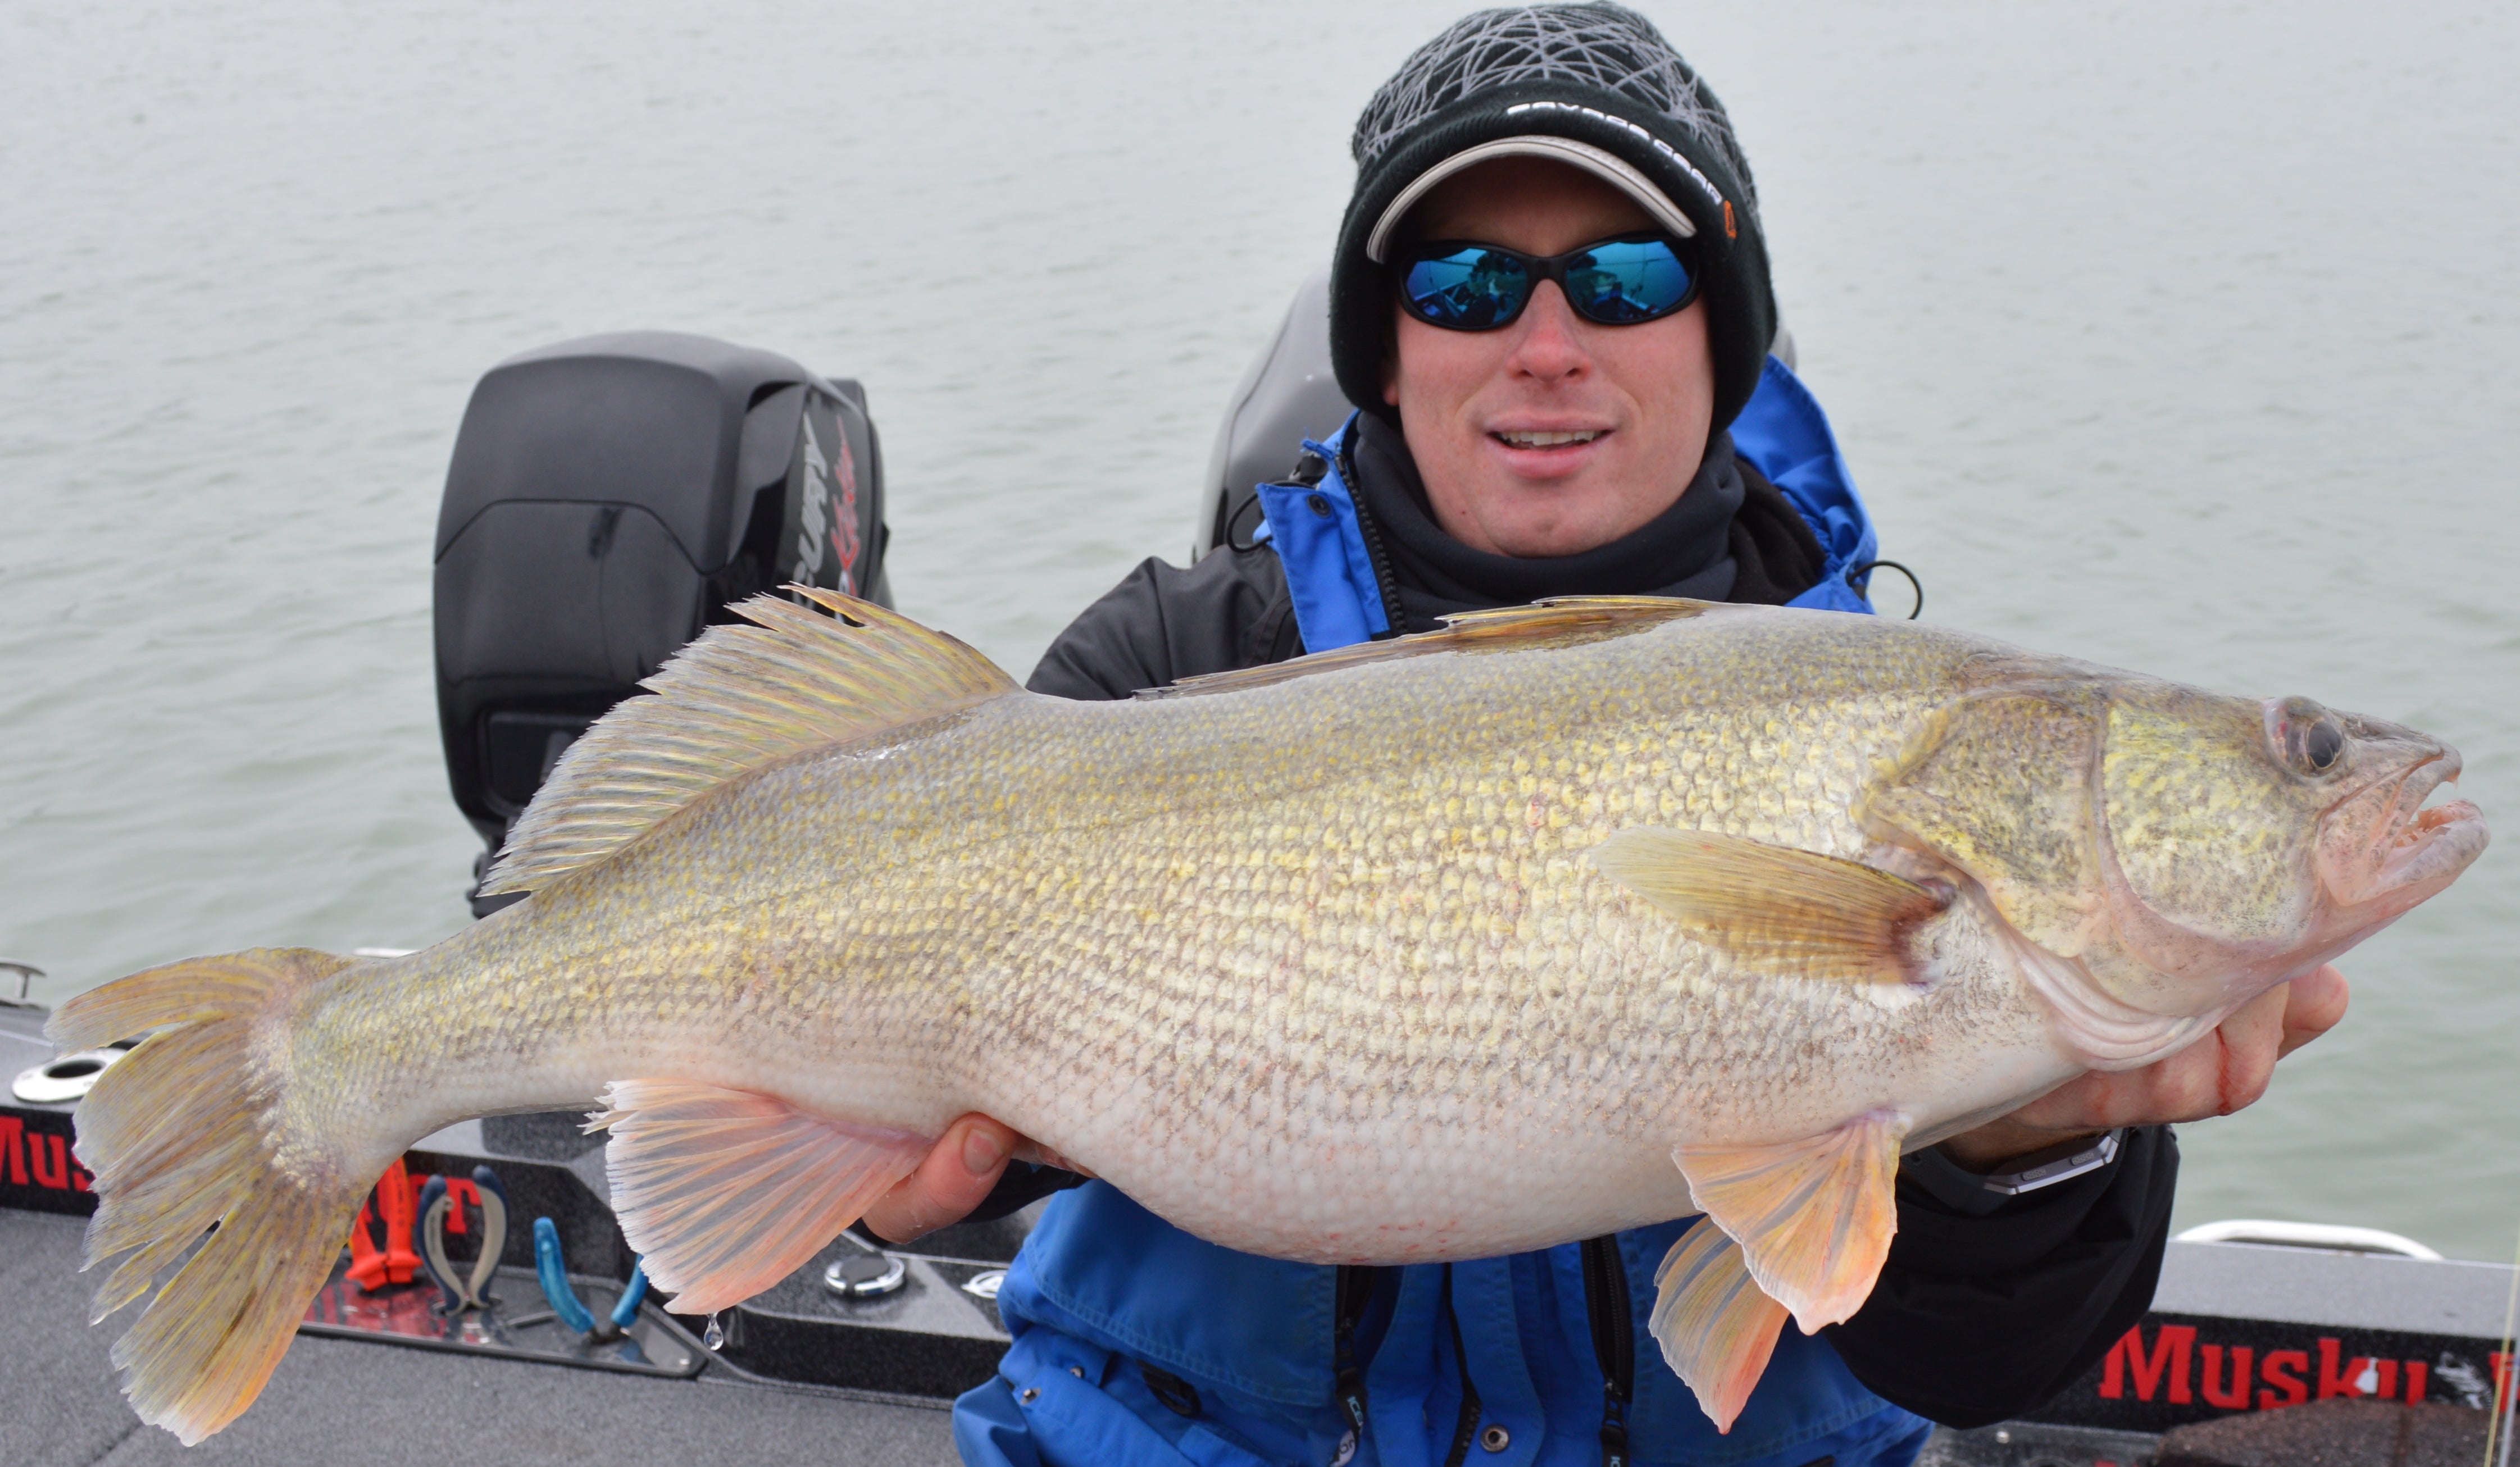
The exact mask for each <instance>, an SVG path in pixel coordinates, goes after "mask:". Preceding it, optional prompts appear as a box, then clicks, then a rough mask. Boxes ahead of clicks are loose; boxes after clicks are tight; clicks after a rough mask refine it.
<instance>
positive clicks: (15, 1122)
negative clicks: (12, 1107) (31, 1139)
mask: <svg viewBox="0 0 2520 1467" xmlns="http://www.w3.org/2000/svg"><path fill="white" fill-rule="evenodd" d="M25 1132H26V1123H25V1122H23V1121H21V1120H19V1119H18V1118H17V1117H16V1116H0V1141H6V1142H8V1144H9V1180H10V1181H11V1182H12V1183H14V1184H16V1185H18V1186H24V1185H25V1184H26V1147H25V1144H24V1137H25Z"/></svg>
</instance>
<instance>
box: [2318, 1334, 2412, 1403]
mask: <svg viewBox="0 0 2520 1467" xmlns="http://www.w3.org/2000/svg"><path fill="white" fill-rule="evenodd" d="M2344 1350H2345V1346H2344V1342H2342V1341H2340V1340H2335V1339H2331V1338H2329V1337H2328V1336H2325V1335H2321V1336H2319V1339H2318V1399H2319V1400H2327V1399H2328V1398H2329V1397H2331V1396H2395V1395H2397V1394H2398V1362H2397V1361H2396V1360H2389V1361H2386V1362H2385V1363H2386V1364H2387V1365H2388V1367H2389V1368H2388V1373H2387V1374H2386V1375H2385V1376H2383V1377H2382V1380H2384V1381H2385V1382H2386V1384H2383V1385H2381V1386H2380V1389H2378V1390H2376V1391H2365V1390H2363V1375H2364V1374H2365V1373H2366V1372H2369V1373H2373V1374H2377V1373H2378V1372H2376V1371H2373V1370H2372V1366H2371V1358H2370V1356H2361V1355H2358V1356H2354V1358H2352V1359H2350V1360H2347V1361H2346V1362H2345V1367H2344V1368H2343V1369H2341V1370H2340V1369H2338V1368H2337V1365H2336V1357H2337V1356H2339V1355H2341V1354H2343V1353H2344Z"/></svg>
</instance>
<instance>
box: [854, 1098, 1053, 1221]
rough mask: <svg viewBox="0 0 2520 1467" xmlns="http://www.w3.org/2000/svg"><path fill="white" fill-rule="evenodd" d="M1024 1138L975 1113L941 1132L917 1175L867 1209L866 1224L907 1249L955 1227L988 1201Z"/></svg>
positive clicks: (909, 1177) (920, 1165)
mask: <svg viewBox="0 0 2520 1467" xmlns="http://www.w3.org/2000/svg"><path fill="white" fill-rule="evenodd" d="M1023 1143H1024V1138H1023V1137H1022V1136H1021V1135H1019V1134H1016V1133H1015V1131H1014V1130H1013V1129H1012V1128H1011V1127H1008V1126H1005V1125H1002V1124H1000V1123H999V1122H996V1121H993V1120H991V1119H989V1118H988V1117H987V1116H984V1115H979V1114H977V1113H973V1114H971V1115H967V1116H964V1117H962V1118H960V1119H958V1120H956V1121H955V1122H954V1124H953V1125H951V1126H948V1127H946V1128H945V1134H943V1135H941V1136H939V1137H937V1138H936V1144H935V1145H933V1146H930V1147H928V1148H927V1157H926V1159H925V1160H923V1161H922V1162H921V1163H920V1164H919V1170H918V1171H916V1172H913V1173H911V1174H910V1175H909V1176H908V1177H905V1178H902V1179H901V1180H899V1181H897V1182H894V1183H893V1185H892V1190H890V1191H888V1192H886V1193H884V1194H883V1196H881V1197H880V1198H877V1201H876V1204H875V1206H873V1207H870V1208H868V1209H867V1214H866V1224H867V1226H868V1227H869V1228H872V1229H873V1230H874V1231H875V1233H876V1235H877V1237H881V1238H885V1239H888V1240H890V1241H892V1242H895V1243H907V1242H909V1241H910V1240H911V1239H913V1238H916V1237H919V1236H921V1235H922V1234H924V1233H930V1232H934V1231H935V1230H936V1229H937V1228H940V1227H943V1226H945V1225H946V1224H947V1223H959V1222H961V1221H963V1219H964V1218H965V1217H966V1216H967V1215H968V1214H969V1213H970V1211H971V1209H973V1208H975V1207H978V1206H979V1205H980V1204H981V1202H982V1201H984V1200H986V1199H987V1197H988V1195H989V1191H990V1189H991V1188H993V1187H995V1186H996V1185H997V1184H998V1178H999V1176H1000V1175H1001V1174H1002V1173H1004V1172H1005V1171H1006V1169H1007V1159H1008V1158H1009V1157H1011V1156H1012V1155H1014V1152H1015V1148H1016V1147H1017V1146H1018V1145H1021V1144H1023Z"/></svg>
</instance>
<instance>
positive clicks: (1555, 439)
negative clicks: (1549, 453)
mask: <svg viewBox="0 0 2520 1467" xmlns="http://www.w3.org/2000/svg"><path fill="white" fill-rule="evenodd" d="M1497 436H1498V437H1500V438H1502V439H1504V440H1505V441H1506V442H1508V443H1509V444H1512V445H1513V446H1514V447H1516V448H1555V447H1556V446H1557V445H1559V444H1561V443H1590V442H1592V441H1593V440H1594V439H1596V438H1598V437H1600V436H1601V430H1600V429H1599V428H1588V429H1586V430H1585V431H1583V432H1580V433H1499V434H1497Z"/></svg>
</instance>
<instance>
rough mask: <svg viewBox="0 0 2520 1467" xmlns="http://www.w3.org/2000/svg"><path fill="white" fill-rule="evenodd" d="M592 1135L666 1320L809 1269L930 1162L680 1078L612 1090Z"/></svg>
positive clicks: (892, 1138)
mask: <svg viewBox="0 0 2520 1467" xmlns="http://www.w3.org/2000/svg"><path fill="white" fill-rule="evenodd" d="M600 1100H601V1103H602V1104H603V1105H604V1106H605V1109H604V1110H603V1111H601V1112H599V1113H598V1114H596V1115H595V1116H593V1117H591V1118H590V1120H589V1122H588V1126H587V1129H588V1130H589V1131H594V1130H598V1129H602V1130H606V1131H608V1132H609V1133H610V1135H611V1139H610V1141H609V1142H608V1143H607V1146H606V1149H605V1153H604V1168H605V1173H606V1176H607V1178H608V1179H609V1180H610V1182H611V1184H612V1207H613V1211H614V1212H615V1214H617V1215H618V1217H619V1219H620V1222H621V1235H622V1236H623V1237H624V1238H627V1239H628V1240H629V1243H630V1247H631V1249H632V1250H633V1251H634V1252H636V1253H638V1254H639V1255H640V1256H641V1257H642V1258H644V1259H645V1260H646V1263H647V1268H648V1277H649V1278H650V1279H652V1280H653V1281H654V1282H655V1285H656V1287H658V1288H660V1289H667V1290H671V1291H672V1292H673V1293H674V1295H675V1296H676V1297H675V1299H674V1301H673V1303H672V1304H670V1305H668V1306H667V1308H669V1309H671V1310H674V1311H677V1312H679V1313H686V1314H705V1313H710V1312H713V1311H717V1310H722V1309H727V1308H729V1307H731V1306H733V1305H736V1304H739V1303H741V1302H742V1301H743V1300H746V1299H749V1298H751V1297H752V1296H753V1295H755V1294H758V1293H760V1292H761V1291H762V1290H764V1289H766V1288H768V1287H770V1286H771V1285H772V1284H775V1283H777V1282H778V1281H779V1280H781V1279H783V1278H785V1277H787V1275H788V1274H790V1273H793V1272H795V1271H796V1269H797V1268H799V1267H803V1265H804V1264H805V1262H806V1260H808V1259H811V1258H812V1257H813V1256H814V1255H815V1254H816V1253H817V1252H819V1251H821V1249H822V1248H823V1245H825V1244H827V1243H829V1242H831V1241H832V1239H833V1238H835V1237H837V1236H839V1233H840V1230H841V1229H842V1228H844V1227H846V1226H848V1225H849V1224H850V1223H855V1222H856V1221H857V1220H858V1218H859V1217H860V1215H862V1214H863V1213H865V1211H866V1210H867V1208H868V1206H869V1205H871V1204H872V1203H874V1201H875V1200H876V1199H877V1198H878V1197H880V1196H882V1195H883V1194H884V1192H885V1190H886V1189H888V1188H889V1187H891V1185H892V1184H893V1183H894V1182H896V1181H899V1180H900V1179H901V1178H904V1177H906V1176H908V1175H909V1174H910V1173H911V1171H912V1170H913V1169H915V1168H916V1167H918V1165H919V1163H920V1160H921V1158H922V1157H924V1156H925V1155H926V1154H927V1147H928V1144H929V1143H928V1140H927V1138H926V1137H924V1136H920V1135H915V1134H911V1133H910V1132H906V1131H892V1130H887V1129H884V1128H881V1127H874V1126H861V1125H855V1124H852V1123H849V1122H845V1121H835V1120H832V1119H831V1118H830V1117H828V1116H819V1115H815V1114H813V1113H812V1112H810V1111H804V1110H799V1109H797V1108H796V1107H795V1106H792V1105H790V1104H788V1103H787V1101H785V1100H781V1099H779V1098H777V1097H776V1096H772V1095H763V1094H757V1093H755V1092H753V1091H750V1090H732V1089H721V1088H719V1087H717V1086H712V1085H697V1084H694V1083H691V1082H687V1081H678V1080H625V1081H616V1082H614V1083H613V1084H612V1085H611V1086H610V1087H608V1088H607V1089H606V1090H605V1092H604V1094H603V1095H602V1096H601V1097H600Z"/></svg>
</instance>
